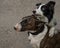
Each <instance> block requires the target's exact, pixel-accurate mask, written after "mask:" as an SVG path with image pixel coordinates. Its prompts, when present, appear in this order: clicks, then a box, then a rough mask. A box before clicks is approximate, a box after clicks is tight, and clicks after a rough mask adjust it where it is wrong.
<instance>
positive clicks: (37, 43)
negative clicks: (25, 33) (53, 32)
mask: <svg viewBox="0 0 60 48" xmlns="http://www.w3.org/2000/svg"><path fill="white" fill-rule="evenodd" d="M47 30H48V28H47V26H45V29H44V30H43V32H41V33H40V34H38V35H36V36H34V35H32V34H29V37H28V39H29V40H30V41H31V42H30V43H31V44H32V45H33V47H35V48H39V47H40V42H41V41H42V39H43V38H44V36H45V35H46V33H47Z"/></svg>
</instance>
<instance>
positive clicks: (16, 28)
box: [14, 23, 21, 31]
mask: <svg viewBox="0 0 60 48" xmlns="http://www.w3.org/2000/svg"><path fill="white" fill-rule="evenodd" d="M14 29H15V30H16V31H20V29H21V25H20V24H19V23H17V24H16V25H15V26H14Z"/></svg>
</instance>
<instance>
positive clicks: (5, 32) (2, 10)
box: [0, 0, 60, 48]
mask: <svg viewBox="0 0 60 48" xmlns="http://www.w3.org/2000/svg"><path fill="white" fill-rule="evenodd" d="M55 1H56V6H55V14H54V16H55V18H56V20H57V23H58V24H57V26H56V28H58V29H60V0H55ZM40 2H42V3H46V2H48V0H0V48H32V47H31V45H30V44H29V41H28V39H27V38H28V35H27V33H23V32H16V31H15V30H14V28H13V27H14V25H15V24H16V23H17V22H20V20H21V18H22V17H24V16H27V15H30V14H32V10H33V9H34V8H35V4H36V3H40Z"/></svg>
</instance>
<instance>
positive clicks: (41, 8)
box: [33, 1, 55, 20]
mask: <svg viewBox="0 0 60 48" xmlns="http://www.w3.org/2000/svg"><path fill="white" fill-rule="evenodd" d="M36 6H37V8H36V9H35V10H33V13H34V14H39V15H41V16H46V17H47V18H48V19H49V20H51V18H52V17H53V14H54V6H55V2H54V1H49V2H48V3H47V4H41V3H38V4H36Z"/></svg>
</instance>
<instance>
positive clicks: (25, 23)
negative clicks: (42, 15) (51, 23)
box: [14, 15, 45, 31]
mask: <svg viewBox="0 0 60 48" xmlns="http://www.w3.org/2000/svg"><path fill="white" fill-rule="evenodd" d="M44 23H45V22H42V21H40V20H38V19H37V18H36V17H35V16H33V15H32V16H28V17H24V18H23V19H22V21H21V22H20V23H17V24H16V25H15V26H14V29H15V30H17V31H36V30H37V29H38V28H41V27H43V26H44Z"/></svg>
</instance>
